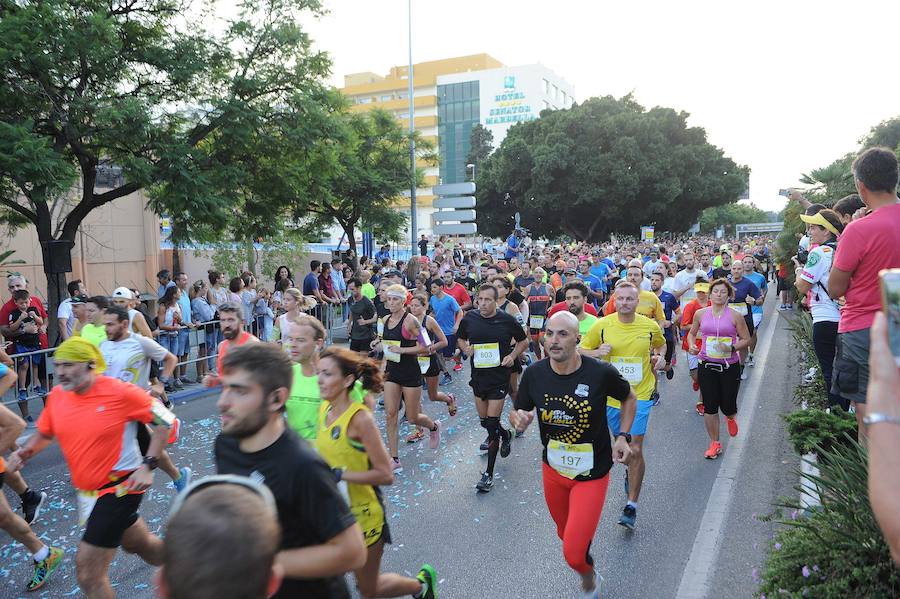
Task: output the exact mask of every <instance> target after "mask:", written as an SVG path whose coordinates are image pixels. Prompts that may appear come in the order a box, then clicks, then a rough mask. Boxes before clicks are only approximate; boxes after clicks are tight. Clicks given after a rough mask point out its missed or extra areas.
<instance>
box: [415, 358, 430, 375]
mask: <svg viewBox="0 0 900 599" xmlns="http://www.w3.org/2000/svg"><path fill="white" fill-rule="evenodd" d="M416 359H417V360H418V361H419V370H421V371H422V374H425V373H426V372H428V369H429V368H430V367H431V357H430V356H418V357H417V358H416Z"/></svg>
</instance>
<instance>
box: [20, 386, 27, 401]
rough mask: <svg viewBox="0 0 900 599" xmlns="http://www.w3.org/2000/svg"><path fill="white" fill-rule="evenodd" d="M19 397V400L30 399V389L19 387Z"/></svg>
mask: <svg viewBox="0 0 900 599" xmlns="http://www.w3.org/2000/svg"><path fill="white" fill-rule="evenodd" d="M18 399H19V401H28V391H27V390H25V389H19V394H18Z"/></svg>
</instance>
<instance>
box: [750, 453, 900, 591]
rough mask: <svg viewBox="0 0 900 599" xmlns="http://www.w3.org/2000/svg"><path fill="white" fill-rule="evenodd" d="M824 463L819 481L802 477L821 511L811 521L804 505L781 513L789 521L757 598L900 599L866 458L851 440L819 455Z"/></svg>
mask: <svg viewBox="0 0 900 599" xmlns="http://www.w3.org/2000/svg"><path fill="white" fill-rule="evenodd" d="M815 452H816V453H818V454H819V455H820V456H822V457H823V458H825V459H823V460H821V461H820V462H819V465H818V466H819V474H818V475H813V474H803V475H802V476H803V478H805V479H806V480H807V481H808V482H810V483H811V484H812V486H813V487H814V489H812V490H808V491H804V490H803V489H802V488H801V487H797V490H798V491H800V492H801V493H807V494H812V493H816V494H818V495H819V497H820V498H821V507H819V508H817V509H815V510H814V511H811V512H809V513H808V514H806V515H799V514H800V513H801V511H802V507H801V505H800V502H799V501H797V500H790V501H787V502H785V503H783V504H782V505H781V506H780V507H781V508H783V509H784V510H785V513H788V514H791V516H790V517H789V518H782V519H780V520H779V521H780V522H781V523H782V524H784V525H785V527H784V528H782V529H781V530H780V531H779V532H778V533H776V535H775V540H774V541H773V543H772V547H771V551H770V553H769V556H768V557H767V559H766V563H765V567H764V570H763V572H762V575H761V583H760V587H759V590H758V591H757V596H758V597H767V598H768V599H772V598H774V597H787V598H800V597H814V598H816V599H844V598H846V597H867V598H868V597H879V598H880V597H896V596H898V594H900V570H898V568H897V567H896V566H895V565H894V562H893V561H892V560H891V555H890V550H889V549H888V546H887V543H886V542H885V541H884V537H883V536H882V534H881V531H880V529H879V528H878V524H877V523H876V521H875V516H874V515H873V513H872V508H871V507H870V506H869V500H868V489H867V484H866V477H867V466H866V464H867V459H866V451H865V449H863V447H862V446H861V445H860V444H859V443H857V442H856V441H854V440H853V439H852V438H849V437H848V438H845V439H844V441H843V442H841V443H834V444H833V445H832V446H831V448H830V449H828V450H826V449H824V448H821V447H819V448H816V450H815Z"/></svg>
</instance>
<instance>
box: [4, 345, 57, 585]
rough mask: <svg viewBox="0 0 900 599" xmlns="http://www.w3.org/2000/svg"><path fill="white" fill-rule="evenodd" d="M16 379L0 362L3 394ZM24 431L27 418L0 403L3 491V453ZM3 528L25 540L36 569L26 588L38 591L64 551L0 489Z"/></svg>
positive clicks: (15, 537)
mask: <svg viewBox="0 0 900 599" xmlns="http://www.w3.org/2000/svg"><path fill="white" fill-rule="evenodd" d="M0 351H2V350H0ZM4 356H5V353H4ZM7 359H8V358H7ZM16 378H17V377H16V373H15V372H14V371H13V370H10V368H9V367H8V366H7V365H6V364H0V396H3V395H5V394H6V392H7V391H9V390H10V388H12V386H13V385H15V384H16ZM24 430H25V421H24V420H23V419H21V418H19V417H18V416H16V415H15V414H13V413H12V411H10V410H9V408H7V407H6V406H4V405H3V404H0V490H2V488H3V483H4V482H5V478H6V476H7V473H6V462H5V461H4V460H3V457H2V456H3V455H5V454H6V452H7V451H9V450H10V449H11V448H12V447H14V446H15V444H16V439H18V437H19V435H21V434H22V431H24ZM10 474H12V473H10ZM42 495H43V498H42V501H41V503H43V501H44V500H46V498H47V495H46V493H42ZM32 519H34V517H33V518H32ZM0 529H2V530H4V531H6V532H7V533H8V534H9V536H11V537H12V538H13V539H14V540H16V541H18V542H20V543H22V545H24V546H25V549H27V550H28V552H29V553H30V554H31V559H32V560H33V561H34V572H33V573H32V575H31V580H29V581H28V584H26V585H25V590H26V591H29V592H30V591H35V590H37V589H39V588H41V587H42V586H44V585H45V584H46V583H47V581H48V580H49V579H50V575H51V574H52V573H53V571H54V570H55V569H56V568H57V566H59V564H60V563H61V562H62V558H63V550H62V549H61V548H59V547H49V546H47V545H45V544H44V543H42V542H41V540H40V539H38V537H37V535H35V534H34V532H33V531H32V530H31V527H30V526H29V525H28V522H26V521H25V520H24V519H22V517H21V516H19V515H18V514H16V513H15V512H13V511H12V508H11V507H10V505H9V502H8V501H7V500H6V494H5V493H2V492H0Z"/></svg>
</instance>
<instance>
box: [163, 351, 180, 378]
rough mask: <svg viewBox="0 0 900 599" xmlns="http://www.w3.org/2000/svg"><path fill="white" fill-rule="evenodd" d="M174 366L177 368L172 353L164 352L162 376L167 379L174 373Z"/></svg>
mask: <svg viewBox="0 0 900 599" xmlns="http://www.w3.org/2000/svg"><path fill="white" fill-rule="evenodd" d="M176 366H178V358H177V357H176V356H175V354H173V353H172V352H166V357H165V358H163V368H162V375H163V376H164V377H166V378H169V377H170V376H172V373H173V372H175V367H176Z"/></svg>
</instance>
